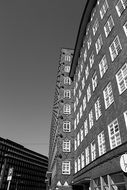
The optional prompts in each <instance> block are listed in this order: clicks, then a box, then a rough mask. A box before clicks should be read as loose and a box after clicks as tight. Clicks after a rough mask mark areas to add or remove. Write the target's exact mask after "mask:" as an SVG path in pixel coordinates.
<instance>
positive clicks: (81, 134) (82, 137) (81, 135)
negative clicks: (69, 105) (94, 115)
mask: <svg viewBox="0 0 127 190" xmlns="http://www.w3.org/2000/svg"><path fill="white" fill-rule="evenodd" d="M80 139H81V142H82V141H83V139H84V134H83V126H82V127H81V129H80Z"/></svg>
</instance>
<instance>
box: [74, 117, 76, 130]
mask: <svg viewBox="0 0 127 190" xmlns="http://www.w3.org/2000/svg"><path fill="white" fill-rule="evenodd" d="M76 128H77V125H76V119H75V120H74V129H76Z"/></svg>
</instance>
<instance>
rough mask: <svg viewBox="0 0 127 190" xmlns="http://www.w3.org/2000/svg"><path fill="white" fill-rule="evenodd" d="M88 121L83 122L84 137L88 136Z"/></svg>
mask: <svg viewBox="0 0 127 190" xmlns="http://www.w3.org/2000/svg"><path fill="white" fill-rule="evenodd" d="M88 132H89V131H88V120H87V119H86V120H85V121H84V135H85V136H86V135H87V134H88Z"/></svg>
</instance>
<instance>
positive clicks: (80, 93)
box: [78, 89, 82, 99]
mask: <svg viewBox="0 0 127 190" xmlns="http://www.w3.org/2000/svg"><path fill="white" fill-rule="evenodd" d="M78 94H79V99H80V98H81V95H82V92H81V90H80V89H79V93H78Z"/></svg>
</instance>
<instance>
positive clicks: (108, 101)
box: [103, 82, 114, 109]
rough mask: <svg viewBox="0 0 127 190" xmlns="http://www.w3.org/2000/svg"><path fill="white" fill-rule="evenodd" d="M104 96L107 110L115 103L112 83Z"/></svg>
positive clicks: (107, 87)
mask: <svg viewBox="0 0 127 190" xmlns="http://www.w3.org/2000/svg"><path fill="white" fill-rule="evenodd" d="M103 96H104V102H105V109H107V108H108V107H109V106H110V105H111V104H112V103H113V102H114V97H113V92H112V86H111V82H109V83H108V85H107V86H106V88H105V89H104V90H103Z"/></svg>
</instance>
